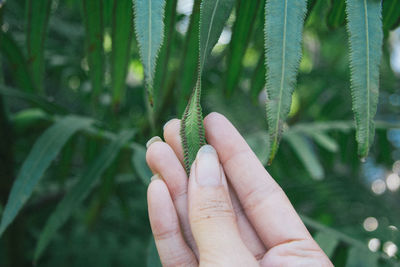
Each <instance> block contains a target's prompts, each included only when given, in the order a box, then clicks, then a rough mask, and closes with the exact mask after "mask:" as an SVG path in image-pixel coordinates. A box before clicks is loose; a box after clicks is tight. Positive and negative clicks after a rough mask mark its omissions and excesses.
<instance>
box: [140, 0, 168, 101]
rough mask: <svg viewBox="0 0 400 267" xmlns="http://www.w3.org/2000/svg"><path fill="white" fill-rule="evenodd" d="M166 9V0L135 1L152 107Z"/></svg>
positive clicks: (142, 58) (141, 56) (141, 53)
mask: <svg viewBox="0 0 400 267" xmlns="http://www.w3.org/2000/svg"><path fill="white" fill-rule="evenodd" d="M164 8H165V1H164V0H134V11H135V32H136V38H137V41H138V44H139V52H140V58H141V60H142V64H143V67H144V74H145V77H146V87H147V95H148V100H149V102H150V105H151V106H153V83H154V73H155V70H156V63H157V62H156V61H157V57H158V53H159V51H160V48H161V45H162V42H163V39H164V22H163V19H164Z"/></svg>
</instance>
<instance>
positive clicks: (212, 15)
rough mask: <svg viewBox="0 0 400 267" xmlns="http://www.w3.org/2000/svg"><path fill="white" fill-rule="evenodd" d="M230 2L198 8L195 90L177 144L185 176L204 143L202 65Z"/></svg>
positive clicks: (210, 2) (219, 1) (218, 0)
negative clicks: (198, 29) (181, 154)
mask: <svg viewBox="0 0 400 267" xmlns="http://www.w3.org/2000/svg"><path fill="white" fill-rule="evenodd" d="M234 2H235V1H233V0H216V1H213V0H204V1H203V2H202V3H201V6H200V31H199V40H200V41H199V42H200V44H199V49H200V52H199V70H198V78H197V83H196V86H195V88H194V90H193V93H192V96H191V97H190V100H189V103H188V105H187V107H186V109H185V112H184V114H183V117H182V120H181V132H180V136H181V140H182V147H183V155H184V164H185V169H186V173H187V174H188V175H189V172H190V166H191V165H192V163H193V161H194V159H195V158H196V154H197V151H198V150H199V149H200V147H201V146H203V145H204V144H205V143H206V140H205V133H204V126H203V115H202V111H201V104H200V96H201V74H202V70H203V66H204V63H205V61H206V59H207V57H208V56H209V54H210V53H211V51H212V49H213V47H214V45H215V44H216V43H217V41H218V38H219V36H220V35H221V33H222V30H223V28H224V25H225V22H226V21H227V20H228V17H229V15H230V13H231V11H232V8H233V4H234Z"/></svg>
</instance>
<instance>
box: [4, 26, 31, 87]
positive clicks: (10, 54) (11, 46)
mask: <svg viewBox="0 0 400 267" xmlns="http://www.w3.org/2000/svg"><path fill="white" fill-rule="evenodd" d="M0 34H1V42H0V49H1V52H2V53H3V55H4V56H5V58H7V60H8V63H9V64H10V66H11V67H12V72H11V73H12V75H13V78H14V80H15V83H16V85H17V86H18V87H19V88H20V89H22V90H24V91H26V92H35V91H36V88H35V86H34V84H33V82H32V77H31V75H30V73H29V70H28V67H27V64H26V63H27V60H26V58H25V55H24V54H23V53H22V51H21V49H20V48H19V47H18V45H17V43H16V42H15V40H14V39H13V37H12V36H11V34H10V33H9V32H3V31H0Z"/></svg>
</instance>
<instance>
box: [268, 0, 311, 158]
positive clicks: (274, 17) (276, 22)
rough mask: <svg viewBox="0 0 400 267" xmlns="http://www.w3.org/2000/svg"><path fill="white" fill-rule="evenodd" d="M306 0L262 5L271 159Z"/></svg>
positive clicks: (294, 67)
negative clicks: (263, 9) (263, 6)
mask: <svg viewBox="0 0 400 267" xmlns="http://www.w3.org/2000/svg"><path fill="white" fill-rule="evenodd" d="M306 4H307V1H306V0H269V1H267V3H266V7H265V32H264V34H265V49H266V52H265V57H266V66H267V78H266V88H267V96H268V97H267V103H266V106H267V121H268V132H269V134H270V139H271V142H270V143H271V150H270V151H271V152H270V156H269V162H270V163H271V161H272V160H273V159H274V157H275V154H276V152H277V150H278V146H279V141H280V139H281V136H282V127H283V124H284V122H285V120H286V117H287V115H288V114H289V110H290V105H291V100H292V93H293V90H294V86H295V83H296V75H297V71H298V67H299V64H300V58H301V40H302V32H303V24H304V17H305V14H306Z"/></svg>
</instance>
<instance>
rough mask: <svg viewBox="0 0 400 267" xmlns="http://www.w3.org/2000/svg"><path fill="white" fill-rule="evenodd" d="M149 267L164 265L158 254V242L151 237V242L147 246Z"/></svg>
mask: <svg viewBox="0 0 400 267" xmlns="http://www.w3.org/2000/svg"><path fill="white" fill-rule="evenodd" d="M147 267H162V264H161V261H160V256H158V252H157V247H156V242H155V241H154V238H153V237H150V243H149V246H148V248H147Z"/></svg>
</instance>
